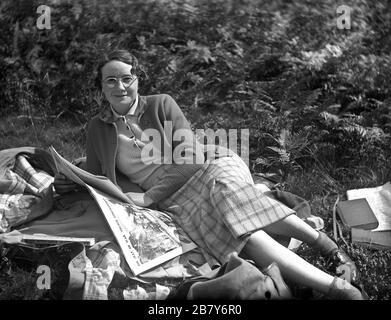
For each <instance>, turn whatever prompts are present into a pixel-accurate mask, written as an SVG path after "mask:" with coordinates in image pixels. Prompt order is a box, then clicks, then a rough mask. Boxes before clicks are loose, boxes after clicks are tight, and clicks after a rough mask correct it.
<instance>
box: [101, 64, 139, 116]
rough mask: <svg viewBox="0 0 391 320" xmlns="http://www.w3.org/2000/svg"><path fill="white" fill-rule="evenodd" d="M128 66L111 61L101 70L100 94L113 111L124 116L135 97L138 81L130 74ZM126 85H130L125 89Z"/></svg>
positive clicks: (130, 68)
mask: <svg viewBox="0 0 391 320" xmlns="http://www.w3.org/2000/svg"><path fill="white" fill-rule="evenodd" d="M131 70H132V66H131V65H130V64H127V63H124V62H121V61H117V60H113V61H110V62H108V63H106V64H105V65H104V66H103V68H102V92H103V94H104V95H105V97H106V99H107V101H109V103H110V104H111V105H112V106H113V109H114V110H115V111H116V112H118V113H119V114H126V113H127V112H128V111H129V108H130V106H131V105H132V104H133V102H134V101H135V99H136V97H137V92H138V79H136V80H135V81H133V80H134V78H135V76H134V75H132V73H131V72H130V71H131ZM127 84H130V85H129V86H128V87H127Z"/></svg>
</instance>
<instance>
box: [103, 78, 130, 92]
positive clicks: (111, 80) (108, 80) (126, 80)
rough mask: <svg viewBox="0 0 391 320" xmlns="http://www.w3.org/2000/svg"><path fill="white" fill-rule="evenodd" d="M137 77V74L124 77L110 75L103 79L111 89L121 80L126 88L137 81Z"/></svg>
mask: <svg viewBox="0 0 391 320" xmlns="http://www.w3.org/2000/svg"><path fill="white" fill-rule="evenodd" d="M136 79H137V76H124V77H122V78H116V77H109V78H106V79H105V80H103V83H104V84H105V85H106V86H107V87H108V88H110V89H112V88H114V87H115V86H116V85H117V83H118V82H119V81H121V83H122V85H123V86H124V87H125V88H128V87H130V86H131V85H132V84H133V82H135V81H136Z"/></svg>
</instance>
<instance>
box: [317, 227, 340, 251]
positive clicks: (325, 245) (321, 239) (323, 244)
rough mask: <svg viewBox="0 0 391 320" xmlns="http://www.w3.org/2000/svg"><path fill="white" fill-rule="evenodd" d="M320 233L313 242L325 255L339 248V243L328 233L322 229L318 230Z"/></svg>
mask: <svg viewBox="0 0 391 320" xmlns="http://www.w3.org/2000/svg"><path fill="white" fill-rule="evenodd" d="M318 233H319V236H318V238H317V239H316V240H315V241H314V242H313V244H312V247H313V248H314V249H316V250H319V251H320V253H321V254H322V255H324V256H328V255H330V254H331V252H332V251H333V250H335V249H338V245H337V244H336V243H335V242H334V241H333V240H331V239H330V238H329V236H328V235H327V234H325V233H324V232H321V231H318Z"/></svg>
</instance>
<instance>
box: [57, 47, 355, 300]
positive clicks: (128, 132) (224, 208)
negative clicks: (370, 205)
mask: <svg viewBox="0 0 391 320" xmlns="http://www.w3.org/2000/svg"><path fill="white" fill-rule="evenodd" d="M143 74H144V72H143V71H142V68H141V67H140V66H139V64H138V61H137V59H136V58H135V57H134V56H133V55H131V54H130V53H129V52H127V51H124V50H117V51H114V52H112V53H110V54H109V55H108V56H105V57H104V59H103V61H102V63H101V64H100V65H99V67H98V77H97V79H96V84H97V86H98V88H99V89H100V90H101V92H102V94H103V95H104V98H105V100H106V102H105V104H106V106H105V107H103V108H102V110H101V112H100V113H99V114H98V115H97V116H95V117H94V118H93V119H91V121H90V123H89V126H88V133H87V161H86V166H87V168H86V169H87V170H88V171H89V172H91V173H93V174H97V175H105V176H106V177H107V178H109V179H110V180H111V181H112V182H113V183H114V184H116V185H118V186H119V187H120V188H121V189H122V191H123V192H124V193H126V194H127V196H128V197H129V198H130V199H131V200H132V201H133V202H134V203H135V204H136V205H139V206H142V207H148V206H150V205H152V204H154V205H156V206H157V208H159V209H162V210H165V211H168V212H170V213H171V214H172V215H173V216H174V219H175V221H176V222H177V223H178V224H179V225H180V226H181V227H182V229H183V230H184V231H185V232H186V233H187V234H188V235H189V237H190V238H191V239H192V240H193V241H194V242H195V243H196V244H197V245H198V246H199V247H200V248H201V249H202V250H203V252H204V253H205V257H206V258H207V260H208V262H209V263H210V264H211V265H214V264H216V262H217V263H224V262H226V261H227V259H228V258H229V256H230V254H231V253H232V252H238V253H239V254H240V255H241V256H243V257H246V258H248V259H251V260H253V261H254V262H255V264H256V265H257V267H258V268H261V269H263V268H266V267H267V266H269V265H270V264H271V263H273V262H276V263H277V264H278V266H279V267H280V269H281V271H282V274H283V276H284V277H286V278H288V279H290V280H291V281H294V282H296V283H298V284H300V285H305V286H308V287H311V288H313V289H315V290H318V291H320V292H323V293H325V294H328V295H329V296H331V297H333V298H342V299H362V298H363V297H362V295H361V293H360V291H359V290H358V289H357V288H355V287H353V286H352V285H351V284H350V283H348V282H347V281H345V280H343V279H341V278H338V277H334V276H332V275H330V274H327V273H325V272H323V271H322V270H320V269H318V268H316V267H315V266H313V265H311V264H309V263H308V262H306V261H305V260H303V259H302V258H301V257H299V256H298V255H296V254H295V253H293V252H292V251H290V250H289V249H287V248H286V247H284V246H283V245H281V244H280V243H279V242H277V241H276V240H275V238H274V237H276V236H284V237H289V238H290V237H294V238H296V239H298V240H301V241H304V242H306V243H307V244H309V245H311V246H312V247H314V248H315V249H318V250H319V251H320V252H321V254H322V255H324V256H325V257H326V258H330V259H331V258H333V259H334V260H336V263H337V264H339V265H343V266H344V268H346V269H347V268H349V270H350V269H352V272H351V273H350V274H353V273H354V272H355V271H356V267H355V265H354V263H353V261H351V260H350V259H349V257H348V256H347V255H346V253H345V252H343V251H342V250H341V249H340V248H339V247H338V246H337V244H336V243H334V242H333V241H332V240H331V239H330V238H329V237H328V236H327V235H326V234H325V233H322V232H318V231H317V230H315V229H313V228H312V227H311V226H309V225H308V224H306V223H305V222H304V221H303V220H301V219H300V218H299V217H298V216H297V215H296V214H295V213H296V212H295V211H294V210H292V209H291V208H290V207H288V206H286V205H285V204H283V203H282V202H279V201H277V200H276V199H274V198H273V197H271V196H269V195H267V194H266V193H263V192H261V191H260V190H259V189H257V188H256V186H255V184H254V181H253V179H252V176H251V173H250V171H249V168H248V166H247V165H246V164H245V163H244V161H243V160H242V159H241V158H240V157H239V156H238V155H237V154H236V153H234V152H232V151H231V150H226V149H225V150H221V149H222V148H221V146H214V145H213V146H212V147H213V150H214V153H215V157H214V158H213V159H207V160H206V161H205V155H204V152H205V151H208V148H207V147H206V146H202V147H201V146H199V147H197V139H196V137H195V135H194V134H193V132H192V130H191V127H190V124H189V122H188V121H187V119H186V117H185V116H184V114H183V112H182V111H181V109H180V108H179V106H178V105H177V103H176V102H175V100H174V99H173V98H172V97H170V96H169V95H167V94H156V95H147V96H140V95H139V94H138V79H139V78H140V77H141V76H143ZM167 122H170V123H172V133H173V134H168V133H167V131H165V130H164V126H165V124H166V123H167ZM151 129H154V130H155V131H156V132H159V139H158V140H159V142H156V145H157V146H158V147H160V149H159V150H160V154H163V150H165V148H166V147H167V145H168V146H169V147H170V146H172V148H171V149H170V150H176V146H178V144H181V141H177V140H176V139H174V137H175V133H177V132H186V133H187V134H189V136H190V138H187V139H185V140H187V141H188V142H189V143H188V144H185V145H184V146H183V154H179V153H176V152H173V154H172V158H173V161H172V163H165V162H160V163H149V164H146V163H145V162H144V161H143V158H142V150H143V148H144V147H145V146H146V145H145V144H143V140H142V134H143V132H145V131H146V130H151ZM198 143H199V142H198ZM178 160H179V161H178ZM56 189H57V187H56ZM216 260H217V261H216ZM194 286H196V284H195V285H194Z"/></svg>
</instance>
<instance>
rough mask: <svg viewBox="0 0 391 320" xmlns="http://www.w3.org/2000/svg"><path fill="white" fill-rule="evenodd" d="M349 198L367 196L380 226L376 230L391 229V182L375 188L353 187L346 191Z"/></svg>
mask: <svg viewBox="0 0 391 320" xmlns="http://www.w3.org/2000/svg"><path fill="white" fill-rule="evenodd" d="M346 195H347V198H348V200H354V199H359V198H365V199H366V200H367V201H368V203H369V205H370V207H371V209H372V211H373V213H374V214H375V216H376V218H377V220H378V221H379V226H378V227H377V228H376V229H374V231H384V230H391V183H390V182H387V183H385V184H384V185H382V186H378V187H374V188H363V189H352V190H348V191H347V192H346Z"/></svg>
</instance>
